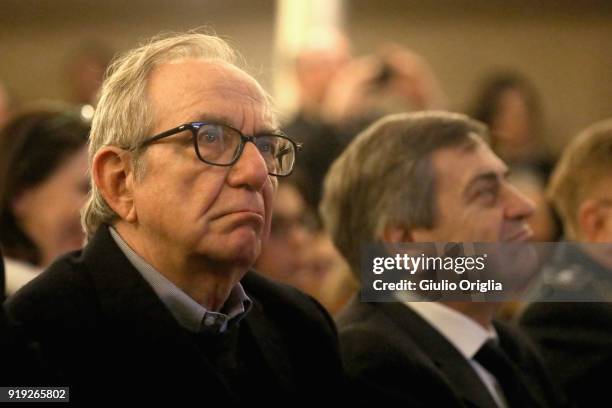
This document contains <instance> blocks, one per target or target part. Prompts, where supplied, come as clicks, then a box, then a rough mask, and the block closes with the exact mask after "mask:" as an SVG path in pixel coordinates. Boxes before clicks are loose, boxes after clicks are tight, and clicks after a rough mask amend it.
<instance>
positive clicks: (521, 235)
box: [505, 225, 533, 242]
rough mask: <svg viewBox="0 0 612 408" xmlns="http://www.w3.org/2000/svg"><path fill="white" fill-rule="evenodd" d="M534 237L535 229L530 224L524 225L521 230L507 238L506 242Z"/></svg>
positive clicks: (527, 239)
mask: <svg viewBox="0 0 612 408" xmlns="http://www.w3.org/2000/svg"><path fill="white" fill-rule="evenodd" d="M532 237H533V231H532V230H531V227H529V226H528V225H526V226H524V227H522V228H521V229H520V231H519V232H517V233H516V234H514V235H512V236H510V238H507V239H506V240H505V241H506V242H524V241H529V240H530V239H531V238H532Z"/></svg>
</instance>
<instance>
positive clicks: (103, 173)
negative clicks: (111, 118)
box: [91, 146, 137, 222]
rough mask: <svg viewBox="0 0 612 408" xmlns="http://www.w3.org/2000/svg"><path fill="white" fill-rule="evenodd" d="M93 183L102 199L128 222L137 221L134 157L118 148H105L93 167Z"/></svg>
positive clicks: (95, 159) (97, 155) (101, 150)
mask: <svg viewBox="0 0 612 408" xmlns="http://www.w3.org/2000/svg"><path fill="white" fill-rule="evenodd" d="M91 172H92V176H93V181H94V183H95V184H96V186H97V187H98V190H100V193H101V194H102V197H104V200H105V201H106V203H107V204H108V205H109V207H110V208H112V209H113V211H115V212H116V213H117V215H119V217H120V218H121V219H123V220H125V221H127V222H135V221H136V220H137V215H136V209H135V206H134V168H133V166H132V156H131V155H130V154H129V153H128V152H126V151H125V150H123V149H120V148H118V147H116V146H106V147H103V148H102V149H100V150H99V151H98V153H96V155H95V156H94V159H93V163H92V166H91Z"/></svg>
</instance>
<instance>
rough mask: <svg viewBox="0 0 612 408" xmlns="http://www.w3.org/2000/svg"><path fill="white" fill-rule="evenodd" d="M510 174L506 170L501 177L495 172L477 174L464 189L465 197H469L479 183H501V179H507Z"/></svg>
mask: <svg viewBox="0 0 612 408" xmlns="http://www.w3.org/2000/svg"><path fill="white" fill-rule="evenodd" d="M509 173H510V172H509V170H508V169H505V170H504V172H503V173H502V174H501V177H500V174H499V173H496V172H494V171H487V172H484V173H480V174H477V175H476V176H475V177H473V178H472V179H471V180H470V182H469V183H468V184H467V186H466V187H465V188H464V189H463V196H464V197H469V196H470V193H471V191H472V190H473V189H474V186H476V185H477V184H478V183H483V182H489V183H499V181H500V178H503V179H506V178H507V177H508V175H509Z"/></svg>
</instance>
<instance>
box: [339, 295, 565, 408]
mask: <svg viewBox="0 0 612 408" xmlns="http://www.w3.org/2000/svg"><path fill="white" fill-rule="evenodd" d="M337 323H338V330H339V333H340V346H341V350H342V355H343V358H344V362H345V370H346V371H347V375H348V377H349V387H350V390H351V392H352V393H354V394H355V396H356V397H357V399H358V400H359V401H361V402H362V403H363V405H364V406H365V405H370V404H373V405H371V406H374V404H375V405H376V406H416V407H482V408H484V407H488V408H495V407H497V405H496V403H495V401H494V400H493V397H492V396H491V394H490V393H489V392H488V390H487V388H486V386H485V385H484V384H483V383H482V382H481V380H480V378H479V377H478V375H477V373H476V372H475V371H474V369H473V368H472V367H471V365H470V363H469V362H468V361H467V360H466V359H465V358H464V357H463V356H462V355H461V354H460V352H459V351H458V350H457V349H456V348H455V347H454V346H453V345H452V344H451V343H449V342H448V341H447V340H446V339H445V338H444V337H443V336H442V335H441V334H440V333H439V332H438V331H437V330H436V329H434V328H433V327H432V326H431V325H430V324H429V323H427V322H426V321H425V320H424V319H423V318H421V317H420V316H419V315H418V314H417V313H416V312H414V311H413V310H411V309H410V308H408V307H407V306H405V305H403V304H401V303H365V302H364V303H362V302H359V300H358V298H353V300H352V301H351V302H350V303H349V305H348V306H347V308H346V309H345V310H344V311H343V312H342V313H341V314H340V316H339V317H338V320H337ZM495 328H496V330H497V333H498V335H499V340H500V346H501V347H502V348H503V349H504V351H505V352H506V353H507V354H508V355H509V356H510V358H511V359H512V360H513V361H514V362H515V363H516V364H517V365H518V367H519V369H520V371H521V372H522V373H524V375H525V380H526V383H527V384H528V386H529V391H530V393H531V394H532V395H533V396H534V397H535V398H536V400H537V401H541V405H540V406H543V407H557V406H560V405H562V404H563V403H562V399H561V398H560V397H559V395H558V392H557V390H556V389H555V387H554V386H553V385H552V384H551V383H550V381H549V378H548V376H547V374H546V372H545V370H544V369H543V368H542V365H541V363H540V361H539V360H538V358H537V356H536V355H535V353H534V352H533V350H532V349H531V346H529V344H528V343H527V342H526V341H523V340H521V339H520V338H519V336H518V334H517V333H515V332H514V331H513V330H511V329H510V328H509V327H507V326H506V325H498V324H496V325H495Z"/></svg>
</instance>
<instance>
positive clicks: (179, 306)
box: [109, 227, 253, 333]
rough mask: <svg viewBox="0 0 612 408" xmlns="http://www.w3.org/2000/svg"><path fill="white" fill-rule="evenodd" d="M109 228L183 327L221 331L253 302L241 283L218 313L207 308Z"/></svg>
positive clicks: (116, 240) (191, 329) (190, 329)
mask: <svg viewBox="0 0 612 408" xmlns="http://www.w3.org/2000/svg"><path fill="white" fill-rule="evenodd" d="M109 229H110V233H111V236H112V237H113V239H114V240H115V243H116V244H117V246H118V247H119V249H120V250H121V252H123V254H124V255H125V256H126V257H127V259H128V260H129V261H130V263H131V264H132V265H133V266H134V268H136V270H137V271H138V272H139V273H140V274H141V275H142V277H143V278H144V280H146V281H147V282H148V283H149V285H151V287H152V288H153V291H154V292H155V294H156V295H157V296H158V297H159V299H160V300H161V301H162V303H164V305H165V306H166V307H167V308H168V310H170V313H171V314H172V315H173V316H174V318H175V319H176V320H177V321H178V323H179V324H180V325H181V326H182V327H184V328H185V329H187V330H189V331H191V332H194V333H198V332H202V331H212V332H217V333H222V332H224V331H226V330H227V329H228V327H230V326H233V325H235V324H237V323H238V322H239V321H240V320H242V319H243V318H244V317H245V316H246V314H247V313H248V312H249V310H250V309H251V306H252V304H253V302H252V301H251V299H250V298H249V297H248V296H247V294H246V292H245V291H244V288H243V287H242V285H241V284H240V283H237V284H236V285H235V286H234V287H233V289H232V290H231V292H230V294H229V296H228V298H227V300H226V301H225V303H224V305H223V307H222V308H221V310H220V311H219V312H215V311H211V310H208V309H206V308H205V307H204V306H202V305H200V304H199V303H198V302H196V301H195V300H193V299H192V298H191V297H190V296H189V295H187V294H186V293H185V292H183V291H182V290H181V289H180V288H179V287H177V286H176V285H175V284H174V283H172V282H171V281H170V280H169V279H168V278H166V277H165V276H164V275H162V274H161V273H160V272H158V271H157V270H156V269H155V268H154V267H153V266H152V265H151V264H149V263H148V262H147V261H145V260H144V259H143V258H142V257H141V256H140V255H138V254H137V253H136V252H134V250H133V249H132V248H130V247H129V245H128V244H127V243H126V242H125V241H124V240H123V238H121V236H120V235H119V233H118V232H117V231H116V230H115V229H114V228H112V227H110V228H109Z"/></svg>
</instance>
